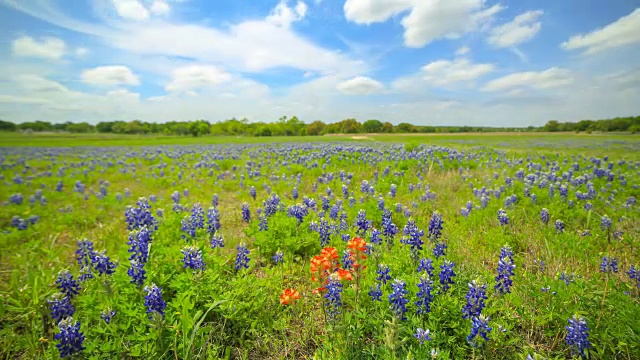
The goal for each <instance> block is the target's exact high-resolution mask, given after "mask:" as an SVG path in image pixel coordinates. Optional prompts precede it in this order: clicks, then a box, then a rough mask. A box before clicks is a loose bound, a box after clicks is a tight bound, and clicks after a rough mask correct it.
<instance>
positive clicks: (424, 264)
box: [418, 258, 433, 277]
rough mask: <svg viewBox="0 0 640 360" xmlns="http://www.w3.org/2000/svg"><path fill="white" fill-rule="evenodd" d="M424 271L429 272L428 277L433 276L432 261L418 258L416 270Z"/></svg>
mask: <svg viewBox="0 0 640 360" xmlns="http://www.w3.org/2000/svg"><path fill="white" fill-rule="evenodd" d="M421 271H424V272H426V273H427V274H429V276H430V277H432V276H433V261H432V260H431V259H424V258H422V259H420V262H419V263H418V272H421Z"/></svg>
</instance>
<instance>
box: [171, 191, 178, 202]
mask: <svg viewBox="0 0 640 360" xmlns="http://www.w3.org/2000/svg"><path fill="white" fill-rule="evenodd" d="M171 200H172V201H173V202H174V203H175V204H177V203H179V202H180V193H179V192H178V191H177V190H176V191H174V192H173V193H172V194H171Z"/></svg>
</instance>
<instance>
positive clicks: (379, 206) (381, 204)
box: [378, 196, 384, 210]
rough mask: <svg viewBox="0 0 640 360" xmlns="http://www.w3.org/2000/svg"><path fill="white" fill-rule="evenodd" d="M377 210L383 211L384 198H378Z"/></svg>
mask: <svg viewBox="0 0 640 360" xmlns="http://www.w3.org/2000/svg"><path fill="white" fill-rule="evenodd" d="M378 210H384V198H383V197H382V196H380V197H378Z"/></svg>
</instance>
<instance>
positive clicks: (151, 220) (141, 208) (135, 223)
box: [124, 197, 158, 230]
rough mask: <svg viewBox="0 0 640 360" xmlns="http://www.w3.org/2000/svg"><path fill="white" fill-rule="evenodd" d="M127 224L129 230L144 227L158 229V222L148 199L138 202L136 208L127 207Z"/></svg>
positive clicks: (141, 199)
mask: <svg viewBox="0 0 640 360" xmlns="http://www.w3.org/2000/svg"><path fill="white" fill-rule="evenodd" d="M124 215H125V220H126V222H127V230H135V229H140V228H142V227H143V226H146V227H147V228H149V229H151V230H156V229H157V228H158V222H157V221H156V218H155V217H154V216H153V214H152V213H151V205H149V201H148V200H147V199H146V198H143V197H142V198H140V199H138V201H137V202H136V206H135V207H134V206H127V208H126V209H125V212H124Z"/></svg>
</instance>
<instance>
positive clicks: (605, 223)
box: [600, 215, 612, 230]
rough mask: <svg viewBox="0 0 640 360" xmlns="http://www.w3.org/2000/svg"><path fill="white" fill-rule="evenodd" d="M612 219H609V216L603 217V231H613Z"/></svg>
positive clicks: (601, 223)
mask: <svg viewBox="0 0 640 360" xmlns="http://www.w3.org/2000/svg"><path fill="white" fill-rule="evenodd" d="M611 224H612V221H611V218H610V217H608V216H607V215H603V216H602V219H600V227H601V228H602V230H609V229H611Z"/></svg>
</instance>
